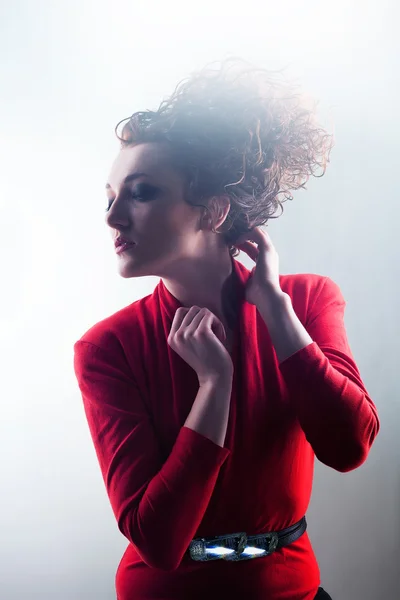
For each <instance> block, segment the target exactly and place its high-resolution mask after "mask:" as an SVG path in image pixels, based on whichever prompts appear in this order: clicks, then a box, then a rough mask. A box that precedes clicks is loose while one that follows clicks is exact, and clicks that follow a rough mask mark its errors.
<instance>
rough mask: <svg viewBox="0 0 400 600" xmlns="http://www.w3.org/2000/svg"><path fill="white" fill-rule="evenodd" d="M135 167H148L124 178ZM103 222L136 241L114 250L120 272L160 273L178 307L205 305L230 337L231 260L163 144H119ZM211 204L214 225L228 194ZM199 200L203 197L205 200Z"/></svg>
mask: <svg viewBox="0 0 400 600" xmlns="http://www.w3.org/2000/svg"><path fill="white" fill-rule="evenodd" d="M132 173H145V174H146V175H141V176H140V177H138V178H137V179H135V180H133V181H130V182H127V183H125V182H124V180H125V178H126V177H127V176H128V175H130V174H132ZM106 193H107V198H108V206H110V208H109V211H108V212H107V214H106V223H107V225H108V226H109V227H110V230H111V236H112V238H113V240H114V239H115V238H116V237H117V235H119V234H121V235H123V236H125V237H126V238H128V239H129V240H131V241H133V242H135V243H136V246H135V247H134V248H133V249H129V250H127V251H125V252H123V253H122V254H117V255H116V256H117V260H118V269H119V273H120V275H121V276H122V277H124V278H130V277H144V276H149V275H152V276H157V277H160V278H161V279H162V280H163V282H164V284H165V286H166V288H167V289H168V291H169V292H170V293H171V294H172V295H173V296H175V298H177V299H178V300H179V301H180V302H181V303H182V305H183V306H185V307H191V306H199V307H206V308H208V309H209V310H210V311H212V312H213V313H214V314H215V315H216V316H217V317H218V318H219V319H220V321H221V322H222V324H223V326H224V328H225V331H226V335H227V341H226V346H227V347H228V348H229V347H230V345H231V337H232V331H231V330H232V323H231V321H232V316H231V315H232V310H233V312H234V308H233V309H232V298H233V297H234V294H232V289H233V286H234V285H235V283H234V281H233V277H232V261H231V257H230V254H229V248H228V246H227V245H226V243H225V242H224V240H223V236H222V235H219V234H216V233H213V232H212V231H211V229H212V223H211V221H210V215H209V213H208V212H207V211H204V209H203V208H201V207H193V206H191V205H190V204H188V203H187V202H185V200H184V180H183V177H182V175H181V174H180V173H179V172H178V171H177V170H176V169H175V168H174V167H173V165H172V163H171V161H170V158H169V153H168V146H167V145H165V144H163V143H159V142H151V143H143V144H138V145H135V146H130V147H126V148H123V149H121V151H120V152H119V154H118V156H117V157H116V159H115V161H114V163H113V165H112V168H111V172H110V174H109V177H108V183H107V185H106ZM210 203H211V204H214V208H215V211H216V212H215V214H216V219H215V221H214V227H215V229H218V227H220V226H221V224H222V223H223V222H224V221H225V219H226V216H227V214H228V212H229V208H230V203H229V198H228V197H227V196H219V197H214V198H211V199H209V203H208V204H209V205H210ZM202 204H206V203H205V202H204V201H203V202H202Z"/></svg>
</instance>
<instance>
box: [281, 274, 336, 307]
mask: <svg viewBox="0 0 400 600" xmlns="http://www.w3.org/2000/svg"><path fill="white" fill-rule="evenodd" d="M279 280H280V284H281V288H282V291H283V292H285V293H286V294H288V295H289V296H290V297H291V299H292V303H293V307H294V308H295V310H296V312H300V313H301V314H303V315H304V317H306V316H307V315H309V314H310V313H311V312H315V311H318V312H319V311H320V310H321V309H322V308H324V307H326V306H327V305H329V304H332V303H335V304H343V305H345V304H346V302H345V299H344V297H343V294H342V291H341V289H340V287H339V285H338V284H337V283H336V282H335V281H334V280H333V279H331V278H330V277H328V276H326V275H320V274H317V273H295V274H288V275H281V276H280V277H279Z"/></svg>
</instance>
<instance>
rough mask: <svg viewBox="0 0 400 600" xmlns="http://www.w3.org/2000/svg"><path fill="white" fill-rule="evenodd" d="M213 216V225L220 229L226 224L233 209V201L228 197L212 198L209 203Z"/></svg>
mask: <svg viewBox="0 0 400 600" xmlns="http://www.w3.org/2000/svg"><path fill="white" fill-rule="evenodd" d="M207 206H208V209H209V213H210V214H211V224H212V226H213V227H214V229H218V227H221V225H222V224H223V223H224V222H225V220H226V217H227V216H228V213H229V211H230V208H231V200H230V198H229V196H228V195H226V194H224V195H221V196H212V197H211V198H210V199H209V201H208V203H207Z"/></svg>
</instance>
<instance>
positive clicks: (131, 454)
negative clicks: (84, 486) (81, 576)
mask: <svg viewBox="0 0 400 600" xmlns="http://www.w3.org/2000/svg"><path fill="white" fill-rule="evenodd" d="M74 351H75V355H74V369H75V373H76V377H77V380H78V383H79V388H80V390H81V393H82V399H83V404H84V409H85V414H86V418H87V421H88V425H89V429H90V433H91V436H92V440H93V444H94V447H95V450H96V454H97V458H98V461H99V465H100V469H101V472H102V476H103V480H104V483H105V486H106V490H107V494H108V497H109V499H110V503H111V507H112V509H113V512H114V515H115V517H116V519H117V523H118V528H119V530H120V531H121V533H122V534H123V535H124V536H125V537H126V538H127V539H128V540H129V542H131V543H132V544H133V545H134V546H135V548H136V549H137V551H138V553H139V554H140V556H141V557H142V559H143V561H144V562H145V563H146V564H147V565H149V566H150V567H155V568H159V569H163V570H173V569H176V568H177V567H178V566H179V564H180V562H181V560H182V558H183V555H184V553H185V552H186V550H187V548H188V547H189V544H190V541H191V540H192V539H193V537H195V534H196V531H197V529H198V527H199V525H200V523H201V520H202V518H203V515H204V513H205V511H206V508H207V506H208V503H209V501H210V498H211V495H212V492H213V490H214V486H215V483H216V481H217V477H218V473H219V470H220V467H221V465H222V464H223V463H224V461H225V460H226V458H227V457H228V455H229V454H230V450H228V449H227V448H222V447H221V446H220V445H218V444H217V443H214V442H213V441H211V439H209V438H208V437H205V436H204V435H202V434H201V433H197V432H196V431H194V430H193V429H191V428H189V427H187V426H183V427H182V428H181V430H180V432H179V434H178V437H177V439H176V442H175V445H174V447H173V449H172V451H171V454H170V456H169V457H168V458H167V460H165V462H164V463H163V459H162V457H161V453H160V448H159V444H158V441H157V438H156V435H155V431H154V428H153V425H152V421H151V415H150V414H149V413H148V411H147V409H146V406H145V404H144V402H143V400H142V398H141V397H140V393H139V390H138V388H137V386H136V384H135V381H134V379H133V377H132V373H131V371H130V369H129V367H128V365H127V364H126V362H125V361H124V359H123V357H122V358H120V357H119V356H118V354H117V353H116V352H115V353H114V352H109V351H107V350H105V349H103V348H100V347H98V346H96V345H94V344H92V343H90V342H86V341H81V340H80V341H78V342H76V344H75V345H74ZM227 393H228V389H227V388H226V387H225V388H224V390H223V392H222V394H223V395H224V397H225V396H226V394H227ZM199 394H200V395H201V396H202V398H203V402H206V401H207V397H208V394H210V395H211V394H215V388H214V387H210V388H209V391H208V392H207V391H206V390H205V389H204V388H201V389H200V390H199ZM229 397H230V392H229ZM214 400H216V401H218V399H217V398H214V399H213V401H214ZM195 406H197V405H196V401H195V403H194V405H193V407H195ZM189 416H190V415H189ZM202 431H204V433H207V431H206V430H205V429H202ZM214 433H215V432H214ZM217 437H218V441H222V439H221V436H220V435H219V434H217ZM224 437H225V436H224Z"/></svg>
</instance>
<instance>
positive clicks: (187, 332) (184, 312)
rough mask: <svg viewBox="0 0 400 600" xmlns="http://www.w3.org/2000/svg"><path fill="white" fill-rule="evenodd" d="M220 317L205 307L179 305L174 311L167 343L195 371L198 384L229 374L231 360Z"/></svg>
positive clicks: (231, 370)
mask: <svg viewBox="0 0 400 600" xmlns="http://www.w3.org/2000/svg"><path fill="white" fill-rule="evenodd" d="M225 339H226V334H225V329H224V326H223V325H222V323H221V321H220V320H219V319H218V317H216V316H215V315H214V313H212V312H211V311H210V310H208V308H200V307H198V306H192V307H191V308H185V307H180V308H178V310H177V311H176V313H175V317H174V320H173V322H172V327H171V331H170V334H169V336H168V344H169V345H170V347H171V348H172V349H173V350H174V351H175V352H176V353H177V354H179V356H180V357H181V358H182V359H183V360H184V361H185V362H186V363H187V364H188V365H190V366H191V367H192V368H193V369H194V370H195V371H196V373H197V376H198V378H199V383H200V385H202V384H204V383H208V382H210V381H214V380H216V379H219V378H221V377H223V378H229V377H232V376H233V364H232V359H231V357H230V355H229V352H228V351H227V350H226V348H225V346H224V344H223V342H224V341H225Z"/></svg>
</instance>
